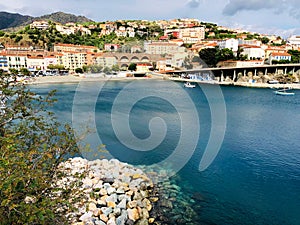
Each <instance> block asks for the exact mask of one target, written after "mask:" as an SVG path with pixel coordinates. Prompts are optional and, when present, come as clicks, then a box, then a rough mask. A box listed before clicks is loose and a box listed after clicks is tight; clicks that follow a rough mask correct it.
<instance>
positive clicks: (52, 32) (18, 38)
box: [0, 21, 163, 50]
mask: <svg viewBox="0 0 300 225" xmlns="http://www.w3.org/2000/svg"><path fill="white" fill-rule="evenodd" d="M91 24H94V25H97V27H96V28H94V29H91V35H83V34H82V33H81V32H80V31H79V32H77V33H75V34H70V35H66V34H61V33H60V32H58V31H57V30H56V28H55V25H56V23H54V22H51V21H49V25H50V26H49V29H47V30H38V29H36V28H35V29H31V28H30V27H29V25H27V26H26V27H25V28H24V29H21V30H19V31H17V32H4V31H0V43H2V44H3V45H4V46H5V45H19V46H33V47H35V48H45V49H47V50H51V49H52V47H53V44H54V43H64V44H75V45H89V46H96V47H98V48H99V49H103V48H104V44H105V43H114V44H121V45H124V46H123V48H126V45H127V43H128V44H129V45H133V44H138V43H139V42H140V41H143V40H146V39H152V40H157V39H158V38H159V37H160V36H157V37H156V36H153V35H152V33H153V32H158V33H160V35H163V31H162V30H161V29H160V27H159V26H157V25H155V24H150V25H149V27H148V28H147V29H144V30H145V31H144V30H142V31H144V32H147V31H148V35H146V34H144V35H142V36H140V35H138V34H137V35H136V36H135V37H117V36H116V34H115V33H111V34H109V35H104V36H99V34H100V32H101V28H100V27H99V26H100V24H101V23H95V22H92V21H88V22H85V23H84V25H85V26H88V25H91ZM121 25H123V23H120V24H119V26H121ZM124 26H125V27H126V26H128V25H127V22H124Z"/></svg>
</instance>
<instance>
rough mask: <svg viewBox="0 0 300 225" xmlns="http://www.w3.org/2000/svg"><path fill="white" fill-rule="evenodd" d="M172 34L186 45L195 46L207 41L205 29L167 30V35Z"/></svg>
mask: <svg viewBox="0 0 300 225" xmlns="http://www.w3.org/2000/svg"><path fill="white" fill-rule="evenodd" d="M171 34H172V35H175V36H176V37H177V38H179V39H182V40H183V42H184V43H187V44H194V43H197V42H199V41H201V40H203V39H205V27H202V26H201V27H185V28H178V29H167V30H165V35H171Z"/></svg>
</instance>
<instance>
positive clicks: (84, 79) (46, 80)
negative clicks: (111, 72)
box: [27, 75, 157, 84]
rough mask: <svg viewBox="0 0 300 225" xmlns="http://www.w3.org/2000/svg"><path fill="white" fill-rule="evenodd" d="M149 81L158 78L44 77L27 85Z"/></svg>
mask: <svg viewBox="0 0 300 225" xmlns="http://www.w3.org/2000/svg"><path fill="white" fill-rule="evenodd" d="M146 79H147V80H148V79H157V78H148V77H115V78H105V77H79V76H73V75H68V76H44V77H34V78H30V80H29V81H27V84H59V83H79V82H97V81H108V80H114V81H117V80H146Z"/></svg>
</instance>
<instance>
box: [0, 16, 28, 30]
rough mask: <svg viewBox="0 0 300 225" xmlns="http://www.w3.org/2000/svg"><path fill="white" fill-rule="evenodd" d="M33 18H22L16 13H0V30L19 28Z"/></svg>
mask: <svg viewBox="0 0 300 225" xmlns="http://www.w3.org/2000/svg"><path fill="white" fill-rule="evenodd" d="M32 18H33V17H31V16H23V15H20V14H18V13H8V12H0V30H2V29H5V28H8V27H16V26H20V25H21V24H23V23H26V22H28V21H30V20H31V19H32Z"/></svg>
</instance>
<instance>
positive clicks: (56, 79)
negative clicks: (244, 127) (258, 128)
mask: <svg viewBox="0 0 300 225" xmlns="http://www.w3.org/2000/svg"><path fill="white" fill-rule="evenodd" d="M129 80H170V81H176V82H193V83H198V84H212V85H220V86H238V87H249V88H270V89H280V88H287V87H289V88H291V89H297V90H300V84H299V83H298V84H297V83H293V84H268V83H249V82H217V81H198V80H190V79H182V78H170V77H166V76H161V77H159V76H155V77H114V78H111V77H110V78H106V77H79V76H73V75H67V76H45V77H35V78H31V79H30V80H29V81H26V84H29V85H38V84H63V83H79V82H97V81H129Z"/></svg>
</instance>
